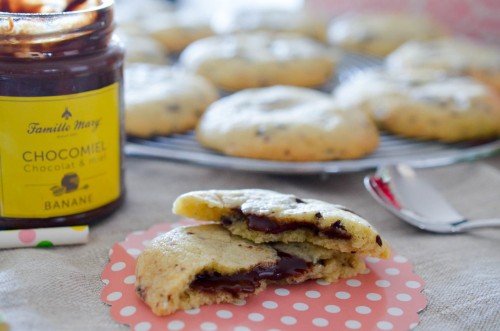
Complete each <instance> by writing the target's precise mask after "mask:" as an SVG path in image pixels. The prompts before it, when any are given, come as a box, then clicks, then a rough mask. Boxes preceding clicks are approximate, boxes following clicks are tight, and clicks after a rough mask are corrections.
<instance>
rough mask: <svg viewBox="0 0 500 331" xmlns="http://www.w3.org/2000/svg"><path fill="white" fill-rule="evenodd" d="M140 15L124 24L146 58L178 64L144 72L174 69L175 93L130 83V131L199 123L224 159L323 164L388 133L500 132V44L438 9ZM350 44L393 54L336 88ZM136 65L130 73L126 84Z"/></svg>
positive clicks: (452, 138) (205, 141)
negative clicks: (452, 25)
mask: <svg viewBox="0 0 500 331" xmlns="http://www.w3.org/2000/svg"><path fill="white" fill-rule="evenodd" d="M122 1H125V0H122ZM148 1H153V0H148ZM135 22H136V23H137V22H138V24H136V27H137V26H139V27H140V28H139V29H136V31H135V32H130V31H132V30H133V29H130V27H128V25H127V24H125V23H124V24H122V25H121V27H122V29H123V30H128V31H129V32H128V38H129V39H130V41H131V43H135V44H136V47H135V48H141V49H142V51H141V53H143V55H142V60H140V62H146V61H148V62H155V63H159V62H158V61H159V59H158V58H157V57H156V55H158V54H162V55H160V57H161V58H162V59H163V61H166V59H169V60H168V61H170V62H174V63H175V65H174V67H173V69H171V70H167V71H164V70H158V67H157V66H151V67H150V68H147V69H146V71H147V72H150V73H151V74H152V73H153V72H155V74H154V75H153V74H152V76H155V77H158V76H159V75H160V73H165V74H164V75H163V76H162V78H161V79H160V80H161V81H162V85H164V86H165V85H170V87H171V88H169V89H166V88H164V87H159V88H157V87H155V84H159V82H158V81H159V80H155V81H153V80H151V81H144V83H143V85H141V84H129V85H130V86H131V88H129V89H128V91H131V92H130V94H131V95H132V96H127V94H126V100H125V101H126V102H125V106H126V119H125V121H126V131H127V134H128V135H130V136H135V137H141V138H153V137H155V136H158V135H160V136H161V135H170V134H174V133H184V132H187V131H190V130H194V132H195V135H196V139H197V141H198V142H199V144H200V145H201V146H203V147H206V148H208V149H210V150H212V151H215V152H218V153H222V154H225V155H230V156H236V157H243V158H251V159H262V160H273V161H282V162H283V161H284V162H311V161H312V162H314V161H329V160H349V159H358V158H362V157H365V156H367V155H369V154H371V153H373V152H374V151H376V150H377V148H378V146H379V140H380V139H379V135H380V132H381V131H382V130H383V131H385V132H388V133H390V134H395V135H400V136H404V137H408V138H413V139H431V140H439V141H442V142H457V141H463V140H476V139H494V138H496V137H498V136H499V135H500V121H499V120H498V119H499V116H500V100H499V96H498V91H499V90H500V51H499V50H498V49H495V48H493V47H490V46H485V45H480V44H478V43H474V42H471V41H469V40H465V39H459V38H457V37H454V36H450V33H449V31H448V30H447V29H446V28H444V27H443V26H442V25H441V24H440V23H438V22H436V21H434V20H432V19H430V18H428V17H422V16H415V15H410V14H405V13H362V14H356V15H354V14H349V15H343V16H340V17H336V18H334V19H333V20H331V21H330V22H328V21H327V20H325V19H322V18H321V17H320V16H319V15H318V14H313V13H307V12H303V11H287V10H276V9H275V10H260V11H256V10H238V11H234V12H229V13H227V12H224V16H221V15H219V14H216V15H215V16H213V17H208V16H200V15H198V14H196V13H193V12H191V13H186V12H178V11H175V10H173V9H168V10H159V11H158V13H156V14H155V16H147V17H139V18H137V19H136V20H135ZM127 27H128V28H127ZM137 30H140V33H141V36H142V37H141V38H143V37H144V40H142V43H140V42H138V41H134V40H135V39H134V38H135V37H137V35H138V34H139V33H138V32H137ZM131 35H132V36H135V37H131ZM145 37H147V38H148V39H147V42H145V41H146V39H145ZM125 40H127V39H125ZM153 44H154V46H153ZM138 45H143V46H139V47H137V46H138ZM148 45H149V46H148ZM159 48H160V49H161V50H160V51H158V49H159ZM131 49H134V47H131ZM352 52H355V53H362V54H364V55H368V56H375V57H379V58H381V57H384V58H385V59H386V60H385V63H384V65H383V66H382V67H381V68H377V69H373V70H372V69H370V70H366V71H362V72H359V73H358V74H355V75H353V76H352V77H350V79H348V80H345V81H342V82H341V84H340V85H339V86H337V87H336V88H335V89H334V91H333V93H332V94H330V93H328V92H329V90H330V87H328V86H330V84H331V82H332V78H333V77H334V76H335V73H336V69H337V67H338V64H339V62H340V61H341V60H342V57H343V56H349V54H350V53H352ZM128 53H129V55H128V56H129V59H131V58H132V57H133V56H134V57H135V58H140V56H137V55H136V54H134V52H128ZM144 53H148V54H144ZM167 54H170V56H167ZM133 61H137V60H130V62H133ZM161 65H163V66H165V64H164V63H163V64H161ZM130 67H132V65H130V64H128V66H127V68H130ZM142 67H143V68H146V66H142ZM156 71H157V72H156ZM172 71H175V72H178V73H176V74H175V75H173V74H172V73H171V72H172ZM137 72H138V70H127V72H126V75H127V76H130V77H129V79H128V81H133V80H137V79H136V78H135V77H134V76H135V75H136V74H137ZM167 72H169V73H167ZM142 76H144V75H142ZM179 77H182V78H179ZM201 81H203V83H200V82H201ZM167 82H168V83H167ZM178 82H180V83H178ZM132 85H133V87H132ZM200 86H203V87H200ZM136 87H137V88H136ZM141 87H142V88H141ZM173 87H175V88H173ZM325 90H328V91H326V92H325ZM154 91H157V92H154ZM173 91H175V93H174V92H173ZM208 91H211V92H208ZM214 91H216V92H214ZM179 95H182V97H179ZM220 96H222V97H221V98H220ZM219 98H220V100H218V99H219ZM153 99H154V101H153Z"/></svg>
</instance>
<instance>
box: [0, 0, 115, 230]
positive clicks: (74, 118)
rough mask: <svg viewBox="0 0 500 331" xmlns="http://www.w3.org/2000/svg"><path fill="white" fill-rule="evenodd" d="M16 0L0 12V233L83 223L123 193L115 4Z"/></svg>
mask: <svg viewBox="0 0 500 331" xmlns="http://www.w3.org/2000/svg"><path fill="white" fill-rule="evenodd" d="M22 2H23V1H11V2H10V6H9V1H6V2H2V7H0V10H1V12H0V229H1V228H4V229H6V228H27V227H46V226H63V225H64V226H68V225H82V224H89V223H92V222H94V221H96V220H99V219H102V218H103V217H105V216H107V215H108V214H110V213H111V212H112V211H114V210H115V209H116V208H117V207H118V206H119V205H120V204H121V202H122V200H123V196H124V183H123V159H122V146H123V138H124V133H123V129H122V118H123V116H122V115H123V101H122V78H123V74H122V67H123V53H124V52H123V48H122V46H121V45H120V43H119V42H118V41H117V40H116V39H115V38H114V37H113V29H114V21H113V1H112V0H94V1H64V3H65V4H67V6H65V7H64V8H60V9H54V8H51V7H50V6H48V7H47V6H45V7H44V8H40V5H39V7H36V6H34V5H31V7H30V6H29V5H26V6H24V7H23V5H22ZM42 2H43V1H42ZM26 3H28V4H29V3H33V2H30V1H26ZM38 3H40V2H38ZM52 3H54V2H52Z"/></svg>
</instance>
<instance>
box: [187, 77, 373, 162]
mask: <svg viewBox="0 0 500 331" xmlns="http://www.w3.org/2000/svg"><path fill="white" fill-rule="evenodd" d="M196 138H197V140H198V142H199V143H200V144H201V145H202V146H205V147H207V148H211V149H214V150H216V151H218V152H221V153H224V154H227V155H232V156H239V157H247V158H255V159H266V160H279V161H324V160H334V159H354V158H360V157H362V156H365V155H367V154H368V153H371V152H372V151H374V150H375V149H376V148H377V146H378V141H379V136H378V130H377V128H376V127H375V125H374V124H373V123H372V122H371V121H370V120H369V119H368V118H367V117H366V116H365V115H364V114H363V113H361V112H350V111H344V110H342V109H341V108H339V107H337V106H336V105H335V103H334V102H333V100H332V98H331V97H330V96H329V95H328V94H326V93H323V92H318V91H315V90H311V89H307V88H300V87H292V86H273V87H263V88H257V89H247V90H244V91H240V92H237V93H234V94H232V95H230V96H226V97H224V98H222V99H220V100H219V101H217V102H215V103H213V104H212V105H211V106H210V107H209V108H208V109H207V112H206V113H204V114H203V116H202V118H201V119H200V122H199V123H198V125H197V127H196Z"/></svg>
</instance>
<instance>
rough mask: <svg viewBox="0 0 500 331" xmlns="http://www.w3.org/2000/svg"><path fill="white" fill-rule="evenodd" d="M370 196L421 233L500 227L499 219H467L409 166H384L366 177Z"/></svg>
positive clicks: (366, 185) (365, 180) (365, 181)
mask: <svg viewBox="0 0 500 331" xmlns="http://www.w3.org/2000/svg"><path fill="white" fill-rule="evenodd" d="M364 184H365V187H366V189H367V190H368V192H370V194H371V195H372V197H373V198H374V199H375V200H376V201H377V202H379V203H380V204H381V205H382V206H383V207H385V208H386V209H387V210H388V211H390V212H391V213H393V214H394V215H396V216H397V217H399V218H401V219H402V220H404V221H406V222H408V223H410V224H411V225H414V226H416V227H418V228H420V229H422V230H426V231H430V232H438V233H457V232H464V231H468V230H472V229H478V228H484V227H494V226H498V227H500V219H477V220H468V219H466V218H464V217H463V216H462V215H460V214H459V213H458V212H457V211H456V210H455V209H454V208H453V207H452V206H451V205H450V203H449V202H448V201H447V200H446V199H445V198H444V197H443V196H442V195H441V194H440V193H439V192H438V191H437V190H436V189H435V188H434V187H433V186H432V185H430V184H429V183H427V182H426V181H425V180H423V179H422V178H420V177H417V175H416V173H415V171H414V170H413V169H412V168H411V167H409V166H408V165H404V164H399V165H387V166H382V167H380V168H378V169H377V172H376V173H375V175H373V176H366V177H365V179H364Z"/></svg>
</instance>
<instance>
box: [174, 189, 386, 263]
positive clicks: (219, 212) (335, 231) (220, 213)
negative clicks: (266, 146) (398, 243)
mask: <svg viewBox="0 0 500 331" xmlns="http://www.w3.org/2000/svg"><path fill="white" fill-rule="evenodd" d="M173 212H174V213H175V214H178V215H182V216H185V217H189V218H193V219H197V220H205V221H208V220H209V221H216V222H220V223H221V224H222V226H224V227H225V228H227V229H228V230H229V231H230V232H231V233H233V234H236V235H238V236H241V237H243V238H246V239H249V240H251V241H253V242H256V243H262V242H282V243H303V242H307V243H310V244H314V245H317V246H321V247H323V248H326V249H329V250H335V251H339V252H343V253H353V254H354V253H355V254H358V255H365V256H373V257H379V258H387V257H389V254H390V251H391V249H390V247H389V245H388V243H387V242H386V241H385V240H384V239H383V238H382V237H381V236H380V235H379V234H378V232H377V231H376V230H375V229H374V228H373V226H371V225H370V223H368V221H366V220H365V219H364V218H362V217H361V216H359V215H357V214H356V213H354V212H353V211H351V210H349V209H347V208H346V207H344V206H340V205H335V204H330V203H327V202H324V201H320V200H314V199H304V198H300V197H296V196H294V195H291V194H282V193H278V192H274V191H269V190H260V189H243V190H209V191H194V192H188V193H185V194H183V195H181V196H179V197H178V198H177V199H176V200H175V201H174V205H173Z"/></svg>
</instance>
